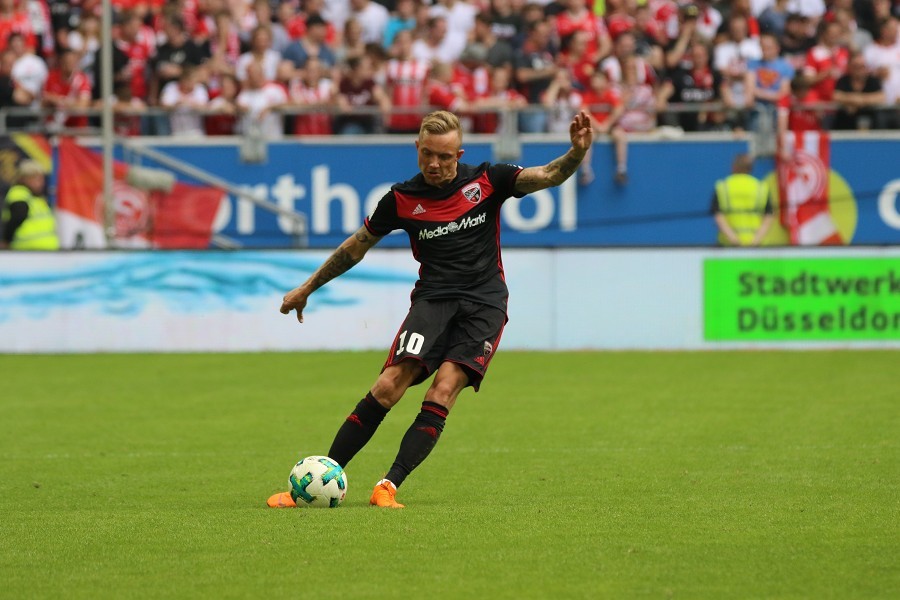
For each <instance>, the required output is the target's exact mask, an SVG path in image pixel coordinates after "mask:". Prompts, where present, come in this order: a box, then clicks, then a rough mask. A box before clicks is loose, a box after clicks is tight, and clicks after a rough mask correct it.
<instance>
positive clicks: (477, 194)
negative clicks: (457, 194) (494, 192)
mask: <svg viewBox="0 0 900 600" xmlns="http://www.w3.org/2000/svg"><path fill="white" fill-rule="evenodd" d="M462 195H463V196H465V197H466V200H468V201H469V202H471V203H472V204H478V203H479V202H481V184H478V183H472V184H470V185H467V186H466V187H464V188H463V189H462Z"/></svg>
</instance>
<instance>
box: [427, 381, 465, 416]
mask: <svg viewBox="0 0 900 600" xmlns="http://www.w3.org/2000/svg"><path fill="white" fill-rule="evenodd" d="M465 385H466V381H465V380H463V379H462V378H458V377H443V378H442V377H436V378H435V380H434V381H433V382H432V384H431V387H430V388H428V392H426V394H425V399H426V400H428V401H429V402H434V403H436V404H440V405H441V406H445V407H447V408H452V407H453V405H454V404H455V403H456V397H457V396H459V393H460V392H461V391H462V389H463V387H464V386H465Z"/></svg>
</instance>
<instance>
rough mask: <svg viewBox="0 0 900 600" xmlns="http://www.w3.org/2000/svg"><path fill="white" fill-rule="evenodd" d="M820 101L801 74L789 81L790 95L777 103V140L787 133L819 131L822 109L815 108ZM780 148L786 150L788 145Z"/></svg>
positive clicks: (782, 145)
mask: <svg viewBox="0 0 900 600" xmlns="http://www.w3.org/2000/svg"><path fill="white" fill-rule="evenodd" d="M821 101H822V99H821V98H820V97H819V93H818V92H817V91H816V89H815V88H813V86H812V84H811V83H810V81H809V79H807V78H806V77H805V76H804V75H802V74H798V75H795V76H794V78H793V79H791V93H790V94H788V95H786V96H784V97H782V98H781V99H780V100H779V101H778V128H777V133H778V140H782V139H783V138H784V135H785V133H787V132H789V131H821V130H822V109H821V108H819V107H816V106H815V104H817V103H819V102H821ZM781 147H782V148H784V149H785V150H787V149H788V148H789V147H790V145H789V144H781ZM785 158H788V157H785Z"/></svg>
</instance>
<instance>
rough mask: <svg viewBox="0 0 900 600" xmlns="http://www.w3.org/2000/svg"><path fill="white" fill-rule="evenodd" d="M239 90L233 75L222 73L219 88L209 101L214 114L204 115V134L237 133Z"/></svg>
mask: <svg viewBox="0 0 900 600" xmlns="http://www.w3.org/2000/svg"><path fill="white" fill-rule="evenodd" d="M239 90H240V88H239V86H238V82H237V79H235V77H234V76H233V75H223V76H222V77H221V79H220V80H219V89H218V90H216V92H215V95H214V96H213V97H212V99H211V100H210V101H209V110H211V111H215V113H216V114H212V115H206V118H205V122H204V127H205V129H206V135H234V134H235V133H237V95H238V91H239Z"/></svg>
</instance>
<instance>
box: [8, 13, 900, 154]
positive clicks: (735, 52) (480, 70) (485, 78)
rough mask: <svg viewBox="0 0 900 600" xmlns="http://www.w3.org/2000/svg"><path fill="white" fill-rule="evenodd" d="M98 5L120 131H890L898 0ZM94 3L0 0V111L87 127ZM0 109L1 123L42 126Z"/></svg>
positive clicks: (94, 84)
mask: <svg viewBox="0 0 900 600" xmlns="http://www.w3.org/2000/svg"><path fill="white" fill-rule="evenodd" d="M112 4H113V6H114V9H115V18H114V28H113V38H114V42H115V45H114V48H113V74H114V90H115V107H116V115H117V116H116V128H117V131H118V132H119V133H120V134H124V135H140V134H149V135H154V134H155V135H227V134H233V133H239V132H244V133H249V132H257V133H258V134H261V135H263V136H265V137H267V138H278V137H281V136H283V135H284V134H302V135H323V134H332V133H334V134H359V133H375V132H387V133H411V132H416V131H418V127H419V120H420V118H421V115H422V114H423V113H424V112H425V110H426V108H444V109H449V110H452V111H454V112H456V113H458V114H460V115H463V116H464V123H465V127H466V129H467V130H468V131H472V132H476V133H491V132H495V131H496V130H497V129H498V127H500V125H501V123H502V122H503V121H502V120H501V119H502V117H503V115H505V114H509V113H507V112H506V111H505V110H504V109H513V110H515V111H518V112H517V113H515V114H516V115H517V121H516V122H515V125H516V126H517V127H518V131H520V132H524V133H539V132H557V131H560V130H561V129H564V128H566V127H568V123H569V121H570V120H571V117H572V115H573V114H574V113H575V112H576V111H577V110H579V109H581V108H583V107H587V108H588V109H589V110H590V113H591V115H592V116H593V119H594V124H595V127H596V129H597V131H598V132H600V133H606V134H609V135H610V136H611V137H612V138H613V139H614V140H616V141H617V144H619V146H617V148H618V149H619V150H620V151H621V152H622V153H624V152H625V150H624V135H625V134H627V133H629V132H648V131H651V130H653V129H655V128H657V127H659V126H673V127H679V128H681V129H683V130H685V131H727V130H743V129H752V128H754V127H759V126H761V125H760V123H767V124H769V125H771V127H773V129H774V127H775V126H776V124H780V126H782V127H821V128H826V129H830V128H833V129H869V128H897V127H898V126H900V123H898V110H897V109H896V108H889V107H890V106H896V105H898V102H900V32H898V17H900V0H723V1H720V2H713V1H711V0H690V1H682V2H676V1H674V0H555V1H548V0H528V1H526V0H283V1H279V0H112ZM100 7H101V2H100V0H0V109H3V108H19V109H22V108H26V109H28V108H30V109H39V108H42V109H44V110H45V111H46V116H43V117H40V118H41V119H45V120H46V122H44V123H41V125H42V126H46V125H48V124H50V125H54V126H57V127H63V126H65V127H67V128H79V127H86V126H88V125H90V124H91V119H95V118H96V117H89V116H88V115H87V114H86V112H85V111H86V110H87V109H91V108H94V109H96V108H97V107H98V106H99V103H98V100H99V96H100V77H99V73H100V69H99V66H100V64H99V63H100V60H99V56H100V52H99V48H100V29H101V28H100V22H101V20H100ZM691 105H694V107H693V108H692V107H691ZM804 106H806V107H807V110H803V107H804ZM885 107H888V108H885ZM79 111H80V112H79ZM7 112H9V114H8V115H6V117H5V118H6V127H7V129H15V128H20V127H26V126H32V127H33V126H34V125H35V124H36V123H37V122H38V121H37V119H38V117H36V116H35V115H34V114H28V111H23V110H13V111H7ZM764 116H767V117H769V118H768V119H763V118H762V117H764ZM769 125H766V126H769ZM620 146H621V147H620ZM621 162H622V163H624V157H622V158H621Z"/></svg>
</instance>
